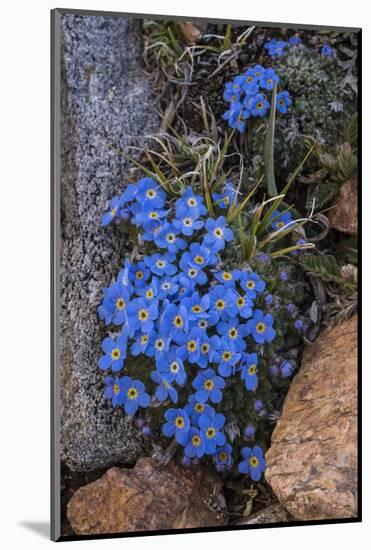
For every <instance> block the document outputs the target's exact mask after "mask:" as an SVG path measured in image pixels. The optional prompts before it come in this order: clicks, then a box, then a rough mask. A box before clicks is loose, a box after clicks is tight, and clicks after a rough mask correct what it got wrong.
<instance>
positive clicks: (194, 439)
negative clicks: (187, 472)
mask: <svg viewBox="0 0 371 550" xmlns="http://www.w3.org/2000/svg"><path fill="white" fill-rule="evenodd" d="M183 445H184V446H185V449H184V454H185V455H186V456H188V457H189V458H194V457H195V456H196V457H197V458H201V457H202V456H203V455H204V453H205V444H204V442H203V440H202V438H201V433H200V430H199V429H198V428H190V430H189V432H188V438H187V440H186V441H185V443H183Z"/></svg>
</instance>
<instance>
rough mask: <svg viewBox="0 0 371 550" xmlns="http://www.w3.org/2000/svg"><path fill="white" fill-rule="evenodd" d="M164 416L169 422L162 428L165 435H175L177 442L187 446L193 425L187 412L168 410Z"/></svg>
mask: <svg viewBox="0 0 371 550" xmlns="http://www.w3.org/2000/svg"><path fill="white" fill-rule="evenodd" d="M164 416H165V420H166V421H167V422H166V423H165V424H164V425H163V426H162V432H163V434H164V435H166V437H173V436H174V435H175V439H176V440H177V442H178V443H180V444H181V445H185V444H186V442H187V439H188V432H189V429H190V425H191V423H190V420H189V417H188V414H187V413H186V411H185V410H184V409H168V410H167V411H166V412H165V415H164Z"/></svg>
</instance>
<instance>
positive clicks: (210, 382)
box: [204, 379, 214, 391]
mask: <svg viewBox="0 0 371 550" xmlns="http://www.w3.org/2000/svg"><path fill="white" fill-rule="evenodd" d="M204 388H205V390H209V391H210V390H212V389H213V388H214V380H211V379H209V380H205V382H204Z"/></svg>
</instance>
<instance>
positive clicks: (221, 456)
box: [218, 451, 228, 462]
mask: <svg viewBox="0 0 371 550" xmlns="http://www.w3.org/2000/svg"><path fill="white" fill-rule="evenodd" d="M218 458H219V460H220V462H227V458H228V455H227V453H226V452H225V451H221V452H220V453H219V454H218Z"/></svg>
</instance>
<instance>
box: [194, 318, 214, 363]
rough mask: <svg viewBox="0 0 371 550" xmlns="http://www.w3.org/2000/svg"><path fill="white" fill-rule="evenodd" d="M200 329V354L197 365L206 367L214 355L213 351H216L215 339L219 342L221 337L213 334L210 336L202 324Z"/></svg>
mask: <svg viewBox="0 0 371 550" xmlns="http://www.w3.org/2000/svg"><path fill="white" fill-rule="evenodd" d="M198 330H199V331H200V335H201V336H200V344H199V345H200V356H199V358H198V359H197V361H196V362H197V365H198V366H199V367H201V369H206V367H207V365H208V364H209V361H211V358H212V357H213V353H214V352H215V351H216V346H215V339H216V341H217V342H219V338H218V337H217V336H212V337H211V338H208V336H207V333H206V330H204V329H202V328H201V327H200V326H198Z"/></svg>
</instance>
